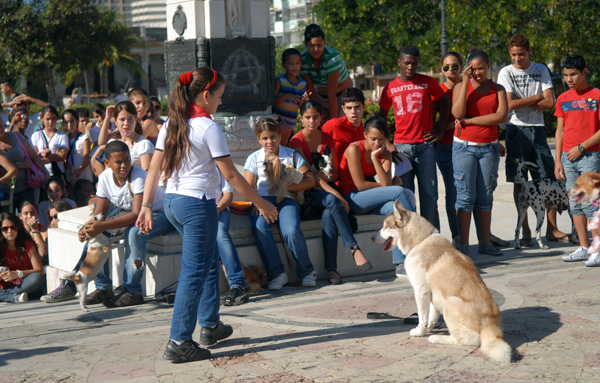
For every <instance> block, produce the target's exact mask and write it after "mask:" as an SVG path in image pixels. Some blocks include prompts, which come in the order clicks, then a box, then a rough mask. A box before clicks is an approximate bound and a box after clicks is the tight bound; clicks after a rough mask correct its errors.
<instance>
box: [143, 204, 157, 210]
mask: <svg viewBox="0 0 600 383" xmlns="http://www.w3.org/2000/svg"><path fill="white" fill-rule="evenodd" d="M142 206H143V207H149V208H150V209H152V206H154V204H151V203H143V204H142Z"/></svg>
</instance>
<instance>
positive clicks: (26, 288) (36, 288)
mask: <svg viewBox="0 0 600 383" xmlns="http://www.w3.org/2000/svg"><path fill="white" fill-rule="evenodd" d="M44 287H46V277H45V276H43V275H42V274H40V273H33V274H29V275H28V276H26V277H25V278H24V279H23V280H22V281H21V283H19V284H18V285H16V286H15V287H13V288H10V289H6V290H4V289H2V288H0V302H12V301H13V299H15V297H16V296H17V295H19V294H22V293H27V294H31V295H41V294H42V291H44Z"/></svg>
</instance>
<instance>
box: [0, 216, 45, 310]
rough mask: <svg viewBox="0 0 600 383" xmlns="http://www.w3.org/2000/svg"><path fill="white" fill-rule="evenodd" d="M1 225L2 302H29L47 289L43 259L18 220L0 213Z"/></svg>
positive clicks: (0, 295) (0, 285) (0, 286)
mask: <svg viewBox="0 0 600 383" xmlns="http://www.w3.org/2000/svg"><path fill="white" fill-rule="evenodd" d="M0 222H1V223H2V224H1V225H2V226H0V230H1V231H2V235H1V236H0V267H3V269H2V272H0V302H13V303H21V302H27V301H28V300H29V295H32V296H35V295H37V296H39V295H41V293H42V291H43V290H44V287H45V286H46V278H45V277H44V266H43V265H42V260H41V259H40V255H39V254H38V251H37V248H36V245H35V243H34V242H33V241H32V240H31V237H30V236H29V234H28V233H27V231H26V230H25V228H24V227H23V225H22V224H21V220H19V218H17V217H16V216H15V215H14V214H12V213H1V214H0Z"/></svg>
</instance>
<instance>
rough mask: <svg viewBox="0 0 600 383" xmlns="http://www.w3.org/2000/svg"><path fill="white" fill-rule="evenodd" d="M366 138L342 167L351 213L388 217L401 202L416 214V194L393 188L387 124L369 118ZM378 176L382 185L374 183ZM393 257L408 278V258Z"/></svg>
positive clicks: (395, 254)
mask: <svg viewBox="0 0 600 383" xmlns="http://www.w3.org/2000/svg"><path fill="white" fill-rule="evenodd" d="M364 136H365V139H364V140H361V141H357V142H353V143H352V144H350V145H349V146H348V148H347V149H346V152H345V153H344V157H342V163H341V164H340V170H339V173H340V191H341V194H342V195H343V196H344V198H345V199H346V201H348V204H349V205H350V210H351V211H352V212H354V213H356V214H380V215H388V214H391V213H392V212H393V211H394V208H393V205H394V202H395V201H396V200H397V201H399V202H400V203H401V204H402V206H404V208H405V209H406V210H410V211H415V196H414V194H413V193H412V192H411V191H410V190H408V189H404V188H403V187H402V186H396V185H392V176H391V167H392V154H391V153H390V152H389V151H388V150H387V149H386V141H387V140H388V137H389V136H390V134H389V130H388V127H387V123H386V122H385V120H384V119H383V118H381V117H377V116H375V117H370V118H368V119H367V121H365V134H364ZM376 175H377V176H378V178H379V183H378V182H375V181H374V177H375V176H376ZM392 254H393V262H394V264H396V265H397V268H396V275H406V272H405V271H404V255H403V254H402V252H400V250H399V249H398V248H395V249H394V250H393V251H392Z"/></svg>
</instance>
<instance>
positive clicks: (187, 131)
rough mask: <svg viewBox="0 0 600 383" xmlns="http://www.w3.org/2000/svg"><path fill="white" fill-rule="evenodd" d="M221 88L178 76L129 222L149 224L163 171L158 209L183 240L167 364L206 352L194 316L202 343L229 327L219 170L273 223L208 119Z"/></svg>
mask: <svg viewBox="0 0 600 383" xmlns="http://www.w3.org/2000/svg"><path fill="white" fill-rule="evenodd" d="M224 91H225V81H224V80H223V77H222V76H219V75H218V74H217V73H216V72H215V70H213V69H211V68H198V69H195V70H194V71H193V72H186V73H183V74H182V75H181V76H180V77H179V80H178V81H177V82H176V83H175V87H174V88H173V92H172V93H171V97H170V98H169V119H168V120H167V121H166V122H165V124H164V125H163V128H162V129H161V130H160V133H159V135H158V138H157V140H156V152H155V153H154V156H153V157H152V162H151V164H150V169H149V172H148V176H147V178H146V184H145V191H144V199H143V203H142V210H141V211H140V215H139V217H138V220H137V222H136V225H137V226H138V227H139V228H140V230H141V231H142V232H147V231H148V230H151V229H152V201H153V199H154V193H155V192H156V188H157V185H158V180H159V178H160V175H161V169H162V170H164V175H165V180H166V182H167V185H166V189H167V190H166V195H165V214H166V216H167V218H168V219H169V221H171V223H172V224H173V226H175V228H176V229H177V231H179V233H181V235H182V237H183V246H182V256H181V266H182V267H181V274H180V275H179V284H178V285H177V293H176V295H175V307H174V310H173V320H172V323H171V334H170V340H169V342H168V343H167V348H166V350H165V353H164V355H163V358H164V359H167V360H171V361H172V362H173V363H181V362H191V361H196V360H202V359H208V358H210V356H211V354H210V351H209V350H207V349H204V348H201V347H200V346H199V345H198V343H196V342H194V341H193V340H192V334H193V333H194V329H195V328H196V319H197V320H198V323H199V324H200V326H201V327H202V329H201V331H200V344H201V345H203V346H210V345H213V344H215V343H217V342H218V341H219V340H222V339H225V338H227V337H229V336H230V335H231V334H232V333H233V329H232V328H231V326H229V325H225V324H223V323H222V322H220V321H219V285H218V277H219V258H218V253H217V252H216V251H215V249H216V242H217V225H215V224H214V223H215V222H218V213H217V206H216V204H215V197H216V196H217V195H218V194H219V193H220V192H221V178H220V176H219V171H220V172H221V174H222V175H223V177H224V178H225V179H226V180H227V182H228V183H229V184H230V185H231V186H233V187H234V188H235V189H236V190H237V191H239V192H240V193H241V194H242V195H243V196H244V197H246V198H247V199H248V200H250V201H251V202H253V203H254V205H255V206H256V207H257V208H258V210H259V212H260V214H261V215H263V216H264V217H265V219H266V220H267V221H268V222H274V221H275V220H277V209H276V208H275V206H273V205H272V204H271V203H269V202H268V201H266V200H264V199H263V198H261V197H260V196H259V195H258V194H257V193H256V192H255V191H254V189H253V188H252V187H251V186H250V185H249V184H248V183H247V182H246V181H245V180H244V178H243V177H242V176H241V175H240V174H239V173H238V172H237V170H236V168H235V165H234V164H233V161H232V160H231V156H230V154H229V148H228V147H227V141H226V140H225V136H224V135H223V132H222V130H221V127H220V126H219V125H218V124H217V123H216V122H214V121H213V120H212V118H211V114H214V113H215V112H216V111H217V108H218V107H219V105H220V104H221V98H222V96H223V92H224ZM215 165H216V166H215ZM217 168H218V170H217Z"/></svg>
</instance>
